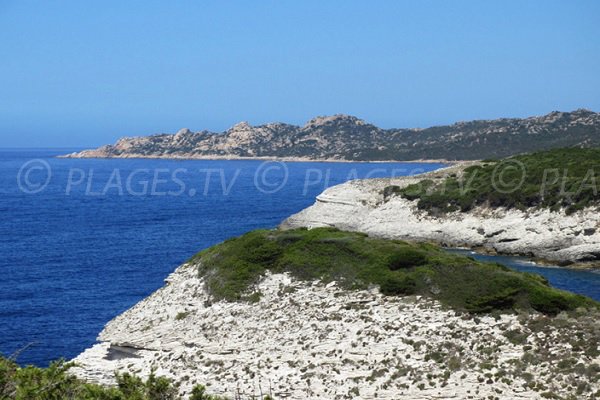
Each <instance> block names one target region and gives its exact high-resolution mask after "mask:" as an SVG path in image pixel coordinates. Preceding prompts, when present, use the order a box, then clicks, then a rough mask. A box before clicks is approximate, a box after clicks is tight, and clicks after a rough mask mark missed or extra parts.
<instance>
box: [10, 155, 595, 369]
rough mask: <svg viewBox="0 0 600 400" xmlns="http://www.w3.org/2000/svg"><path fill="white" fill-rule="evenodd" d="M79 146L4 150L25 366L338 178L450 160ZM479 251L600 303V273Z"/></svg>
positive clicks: (423, 168)
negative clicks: (226, 156) (84, 152)
mask: <svg viewBox="0 0 600 400" xmlns="http://www.w3.org/2000/svg"><path fill="white" fill-rule="evenodd" d="M77 150H80V149H0V216H1V219H0V255H1V256H0V272H1V279H0V354H2V355H4V356H7V357H13V358H15V359H16V360H17V362H19V363H20V364H21V365H28V364H33V365H37V366H47V365H48V364H49V363H50V362H51V361H52V360H57V359H60V358H64V359H71V358H73V357H75V356H76V355H78V354H79V353H80V352H82V351H83V350H84V349H85V348H87V347H90V346H91V345H93V344H94V343H95V342H96V337H97V335H98V333H99V332H100V331H101V330H102V328H103V326H104V324H106V323H107V322H108V321H109V320H111V319H112V318H114V317H115V316H117V315H118V314H120V313H122V312H123V311H125V310H126V309H127V308H129V307H131V306H132V305H134V304H135V303H136V302H138V301H140V300H141V299H143V298H144V297H146V296H148V295H149V294H150V293H152V292H153V291H155V290H156V289H158V288H159V287H161V286H162V285H163V284H164V279H165V278H166V277H167V275H168V274H169V273H171V272H172V271H173V270H174V269H175V268H176V267H177V266H178V265H180V264H181V263H183V262H184V261H186V260H187V259H189V258H190V257H191V256H193V255H194V254H195V253H196V252H198V251H200V250H202V249H204V248H207V247H209V246H211V245H214V244H216V243H219V242H221V241H223V240H225V239H228V238H230V237H234V236H237V235H240V234H243V233H245V232H248V231H250V230H253V229H257V228H273V227H276V226H277V225H278V224H279V223H280V222H281V221H282V220H284V219H285V218H286V217H288V216H289V215H291V214H294V213H296V212H298V211H300V210H302V209H303V208H306V207H308V206H310V205H311V204H313V203H314V201H315V198H316V196H317V195H318V194H319V193H321V192H322V191H323V190H324V189H326V188H327V187H330V186H332V185H336V184H339V183H342V182H345V181H348V180H351V179H364V178H376V177H390V176H405V175H413V174H418V173H422V172H427V171H431V170H435V169H438V168H441V167H443V164H436V163H336V162H280V161H260V160H224V161H210V160H163V159H160V160H157V159H68V158H57V156H58V155H61V154H66V153H70V152H73V151H77ZM464 251H465V252H468V250H464ZM473 255H474V256H475V257H476V258H477V257H479V258H484V259H490V260H493V261H496V262H501V263H503V264H505V265H507V266H509V267H511V268H515V269H518V270H525V271H528V272H535V273H539V274H542V275H544V276H546V277H547V278H548V279H549V281H550V282H551V283H552V284H553V285H554V286H557V287H559V288H562V289H566V290H571V291H573V292H577V293H581V294H585V295H588V296H590V297H593V298H595V299H597V300H600V274H598V273H596V272H590V271H574V270H567V269H560V268H548V267H539V266H536V265H535V264H533V263H531V262H529V261H528V260H526V259H521V258H518V257H493V256H483V255H478V254H473Z"/></svg>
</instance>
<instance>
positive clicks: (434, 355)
mask: <svg viewBox="0 0 600 400" xmlns="http://www.w3.org/2000/svg"><path fill="white" fill-rule="evenodd" d="M166 281H167V284H166V286H164V287H163V288H161V289H159V290H158V291H156V292H155V293H154V294H152V295H151V296H149V297H148V298H146V299H144V300H143V301H141V302H139V303H138V304H137V305H135V306H134V307H132V308H131V309H129V310H128V311H126V312H125V313H123V314H121V315H119V316H118V317H116V318H115V319H114V320H112V321H111V322H109V323H108V324H107V325H106V327H105V328H104V330H103V331H102V332H101V334H100V336H99V343H97V344H95V345H94V346H93V347H91V348H89V349H87V350H86V351H85V352H83V353H82V354H81V355H79V356H78V357H77V358H76V359H75V360H74V361H75V362H76V365H77V368H75V369H74V370H73V372H74V373H75V374H76V375H77V376H79V377H80V378H82V379H85V380H86V381H90V382H95V383H99V384H102V385H112V384H114V383H115V372H119V373H125V372H129V373H134V374H137V375H139V376H141V377H143V378H146V377H149V376H150V374H151V373H152V372H153V371H154V372H155V373H156V374H157V375H159V376H163V377H167V378H169V379H171V380H172V382H174V384H175V385H176V387H177V388H178V390H179V392H180V395H181V396H182V397H184V398H191V396H190V392H191V390H192V388H193V387H194V386H195V385H198V384H205V385H207V390H208V392H210V393H211V394H217V395H222V396H225V397H226V398H230V399H243V400H246V399H266V398H272V399H289V400H295V399H298V400H301V399H302V400H304V399H332V400H336V399H339V400H342V399H388V400H392V399H394V400H395V399H422V400H428V399H450V398H455V399H470V398H473V399H483V398H485V399H488V398H490V399H507V400H508V399H516V398H522V399H542V398H564V399H570V398H582V399H583V398H589V399H592V398H596V397H595V396H596V395H597V393H598V390H600V384H599V382H600V381H599V378H600V366H599V365H598V362H599V361H600V352H599V349H598V335H599V332H598V329H597V323H596V321H597V318H598V303H596V302H594V301H592V300H590V299H587V298H584V297H582V296H577V295H574V294H571V293H568V292H564V291H559V290H556V289H554V288H552V287H550V286H549V285H548V283H547V282H546V281H545V280H544V279H543V278H541V277H540V276H536V275H532V274H523V273H520V272H515V271H511V270H509V269H507V268H505V267H502V266H499V265H496V264H486V263H480V262H477V261H475V260H473V259H470V258H467V257H464V256H456V255H450V254H447V253H445V252H444V251H442V250H441V249H439V248H437V247H435V246H433V245H429V244H412V243H406V242H400V241H389V240H382V239H376V238H372V237H368V236H367V235H364V234H359V233H349V232H341V231H337V230H334V229H313V230H304V229H299V230H295V231H281V230H261V231H254V232H250V233H248V234H245V235H243V236H241V237H238V238H234V239H230V240H227V241H225V242H223V243H221V244H219V245H216V246H214V247H212V248H209V249H206V250H204V251H202V252H200V253H198V254H197V255H196V256H194V257H193V258H192V259H190V260H189V261H188V262H187V263H186V264H184V265H182V266H181V267H179V268H178V269H177V270H176V271H175V272H174V273H173V274H171V275H170V276H169V277H168V278H167V280H166ZM515 311H518V312H519V314H517V313H516V312H515ZM267 396H268V397H267ZM552 396H554V397H552ZM194 398H199V397H194ZM200 398H202V399H205V398H206V397H200Z"/></svg>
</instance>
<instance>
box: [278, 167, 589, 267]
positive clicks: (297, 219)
mask: <svg viewBox="0 0 600 400" xmlns="http://www.w3.org/2000/svg"><path fill="white" fill-rule="evenodd" d="M467 165H471V164H470V163H459V164H457V165H455V166H452V167H449V168H445V169H442V170H438V171H434V172H431V173H428V174H422V175H418V176H413V177H398V178H385V179H366V180H354V181H350V182H346V183H343V184H341V185H337V186H334V187H331V188H329V189H327V190H325V191H324V192H323V193H322V194H320V195H319V196H318V197H317V199H316V202H315V204H314V205H312V206H311V207H308V208H307V209H305V210H302V211H301V212H299V213H297V214H295V215H293V216H291V217H289V218H288V219H286V220H285V221H284V222H283V223H282V224H281V227H282V228H284V229H285V228H298V227H308V228H311V227H321V226H331V227H336V228H339V229H342V230H347V231H358V232H364V233H368V234H369V235H373V236H377V237H383V238H392V239H405V240H412V241H430V242H434V243H436V244H439V245H442V246H445V247H467V248H472V249H477V250H478V251H483V252H487V253H492V254H504V255H519V256H526V257H530V258H532V259H535V260H538V261H540V262H541V263H547V264H554V265H560V266H569V267H575V268H597V267H600V214H599V213H598V212H597V211H596V210H595V209H584V210H581V211H578V212H575V213H573V214H571V215H566V214H565V213H564V212H561V211H558V212H552V211H550V210H546V209H530V210H526V211H520V210H506V209H490V208H486V207H478V208H475V209H474V210H472V211H469V212H466V213H463V212H453V213H448V214H445V215H438V216H432V215H430V214H428V213H427V212H425V211H422V210H419V209H418V208H417V206H416V201H410V200H407V199H404V198H402V197H400V196H392V197H390V198H385V197H384V190H385V188H386V187H389V186H397V187H399V188H403V187H406V186H408V185H410V184H414V183H418V182H420V181H421V180H422V179H425V178H427V179H431V180H439V179H444V178H445V177H446V176H448V175H450V174H452V173H457V172H459V171H460V170H461V169H463V168H464V167H465V166H467Z"/></svg>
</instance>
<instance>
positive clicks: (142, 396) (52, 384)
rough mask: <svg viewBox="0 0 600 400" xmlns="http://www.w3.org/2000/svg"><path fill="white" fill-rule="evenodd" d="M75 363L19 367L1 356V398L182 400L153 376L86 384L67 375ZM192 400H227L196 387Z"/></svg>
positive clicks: (121, 377) (172, 387)
mask: <svg viewBox="0 0 600 400" xmlns="http://www.w3.org/2000/svg"><path fill="white" fill-rule="evenodd" d="M73 366H74V364H73V363H67V362H64V361H56V362H53V363H52V364H50V366H49V367H48V368H38V367H34V366H27V367H23V368H21V367H19V366H18V365H17V364H16V363H15V362H14V361H12V360H10V359H7V358H4V357H0V399H2V400H5V399H14V400H179V399H180V397H179V396H178V395H177V388H176V386H175V385H173V383H172V382H171V381H170V380H169V379H167V378H164V377H159V376H156V375H154V374H151V375H150V376H149V377H148V379H147V380H145V381H144V380H142V379H141V378H139V377H137V376H135V375H130V374H128V373H125V374H116V381H117V385H116V386H115V387H104V386H100V385H95V384H91V383H86V382H84V381H82V380H80V379H78V378H76V377H75V376H73V375H71V374H69V373H68V370H69V368H71V367H73ZM189 400H225V399H224V398H221V397H217V396H211V395H208V394H206V391H205V388H204V386H201V385H198V386H196V387H194V389H193V391H192V394H191V395H190V396H189Z"/></svg>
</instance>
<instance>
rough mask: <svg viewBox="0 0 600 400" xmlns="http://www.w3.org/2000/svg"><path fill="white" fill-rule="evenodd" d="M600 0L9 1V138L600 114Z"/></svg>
mask: <svg viewBox="0 0 600 400" xmlns="http://www.w3.org/2000/svg"><path fill="white" fill-rule="evenodd" d="M599 16H600V3H597V2H593V1H580V2H577V3H563V2H558V1H531V2H526V3H521V2H517V1H507V2H502V3H495V4H492V3H484V2H477V1H462V2H455V3H449V2H443V1H424V2H413V3H409V2H392V1H387V2H378V3H374V4H373V3H367V2H358V1H349V2H337V1H333V2H327V3H322V2H317V1H307V2H302V3H294V2H287V1H283V2H281V1H264V2H259V3H252V4H248V3H244V2H241V1H233V2H228V3H221V2H216V1H214V2H213V1H208V2H203V3H202V4H200V3H195V2H182V3H177V4H168V3H161V2H152V1H150V2H128V3H127V4H123V3H121V2H115V1H109V2H103V3H101V4H100V3H95V4H94V3H87V2H86V3H80V2H75V1H64V2H60V3H36V2H32V1H19V2H17V1H12V0H0V34H1V35H2V37H3V40H2V41H1V42H0V52H1V54H3V55H4V57H3V62H2V63H1V64H0V88H1V89H2V94H3V95H2V96H0V147H1V148H65V147H66V148H89V147H97V146H99V145H102V144H108V143H113V142H114V141H115V140H116V139H118V138H119V137H122V136H144V135H150V134H154V133H161V132H163V133H174V132H176V131H177V130H178V129H180V128H183V127H187V128H190V129H192V130H194V131H196V130H203V129H207V130H210V131H214V132H222V131H224V130H226V129H228V128H229V127H231V126H232V125H234V124H235V123H237V122H240V121H248V122H249V123H250V124H252V125H260V124H264V123H268V122H286V123H291V124H295V125H303V124H304V123H305V122H306V121H308V120H309V119H311V118H313V117H315V116H317V115H331V114H349V115H354V116H356V117H358V118H361V119H363V120H365V121H368V122H370V123H372V124H374V125H377V126H379V127H381V128H416V127H421V128H423V127H428V126H435V125H446V124H452V123H454V122H458V121H469V120H475V119H496V118H504V117H506V118H524V117H530V116H534V115H544V114H547V113H549V112H551V111H555V110H558V111H573V110H575V109H578V108H587V109H591V110H593V111H598V110H600V90H599V89H600V75H599V74H598V73H597V71H599V70H600V42H598V41H597V40H594V39H595V38H597V37H600V25H599V24H597V20H598V17H599Z"/></svg>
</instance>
